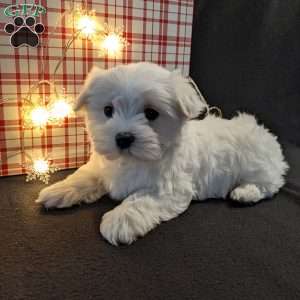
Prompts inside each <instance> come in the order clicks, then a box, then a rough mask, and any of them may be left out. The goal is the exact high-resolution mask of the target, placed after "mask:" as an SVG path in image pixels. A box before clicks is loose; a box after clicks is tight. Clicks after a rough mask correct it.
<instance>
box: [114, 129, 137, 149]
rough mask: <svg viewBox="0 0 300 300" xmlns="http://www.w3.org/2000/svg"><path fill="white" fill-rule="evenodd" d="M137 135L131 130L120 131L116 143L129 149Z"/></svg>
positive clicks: (121, 147)
mask: <svg viewBox="0 0 300 300" xmlns="http://www.w3.org/2000/svg"><path fill="white" fill-rule="evenodd" d="M134 140H135V137H134V135H133V134H132V133H130V132H120V133H118V134H117V135H116V143H117V146H118V147H119V148H120V149H127V148H129V147H130V146H131V144H132V143H133V142H134Z"/></svg>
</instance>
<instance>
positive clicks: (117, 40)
mask: <svg viewBox="0 0 300 300" xmlns="http://www.w3.org/2000/svg"><path fill="white" fill-rule="evenodd" d="M123 47H124V46H123V41H122V37H120V36H119V35H118V34H116V33H115V32H111V33H109V34H108V35H106V36H105V37H104V38H103V40H102V42H101V48H102V49H103V50H105V51H106V52H107V54H108V55H109V56H116V55H118V54H119V53H120V51H121V50H122V49H123Z"/></svg>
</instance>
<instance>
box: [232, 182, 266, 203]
mask: <svg viewBox="0 0 300 300" xmlns="http://www.w3.org/2000/svg"><path fill="white" fill-rule="evenodd" d="M266 196H267V195H266V193H264V192H263V191H262V190H261V189H260V188H259V187H258V186H257V185H255V184H253V183H248V184H241V185H239V186H237V187H236V188H235V189H234V190H232V191H231V193H230V198H231V199H232V200H234V201H238V202H241V203H256V202H259V201H260V200H262V199H264V198H265V197H266Z"/></svg>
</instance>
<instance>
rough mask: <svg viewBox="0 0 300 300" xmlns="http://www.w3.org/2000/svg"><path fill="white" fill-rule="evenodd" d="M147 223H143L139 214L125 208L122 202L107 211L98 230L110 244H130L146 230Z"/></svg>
mask: <svg viewBox="0 0 300 300" xmlns="http://www.w3.org/2000/svg"><path fill="white" fill-rule="evenodd" d="M147 231H148V230H147V224H144V221H143V219H142V218H141V216H137V215H136V212H133V211H130V210H128V209H126V206H125V205H124V204H121V205H120V206H118V207H116V208H115V209H113V210H111V211H109V212H107V213H106V214H105V215H104V216H103V218H102V222H101V224H100V232H101V234H102V235H103V237H104V238H105V239H106V240H107V241H108V242H110V243H111V244H113V245H115V246H117V245H118V244H119V243H120V244H131V243H132V242H134V241H135V240H136V239H137V238H138V237H139V236H143V235H145V234H146V232H147Z"/></svg>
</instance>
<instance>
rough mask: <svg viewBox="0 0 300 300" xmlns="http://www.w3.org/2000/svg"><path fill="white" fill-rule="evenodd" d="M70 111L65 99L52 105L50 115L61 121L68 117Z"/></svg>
mask: <svg viewBox="0 0 300 300" xmlns="http://www.w3.org/2000/svg"><path fill="white" fill-rule="evenodd" d="M71 111H72V108H71V105H70V104H69V103H68V102H66V100H65V99H58V100H56V101H55V102H54V103H53V105H52V109H51V111H50V115H51V117H53V118H55V119H63V118H65V117H68V116H69V115H70V113H71Z"/></svg>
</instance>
